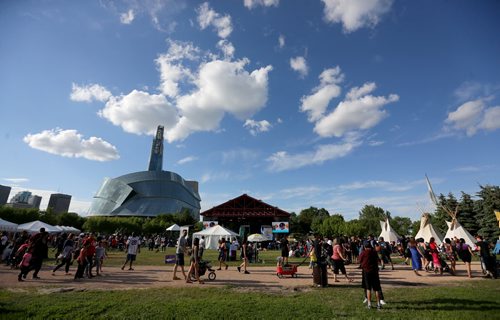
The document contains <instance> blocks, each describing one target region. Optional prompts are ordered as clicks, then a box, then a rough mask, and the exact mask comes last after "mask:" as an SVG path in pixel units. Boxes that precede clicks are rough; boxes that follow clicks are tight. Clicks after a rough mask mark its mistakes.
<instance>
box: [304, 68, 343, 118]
mask: <svg viewBox="0 0 500 320" xmlns="http://www.w3.org/2000/svg"><path fill="white" fill-rule="evenodd" d="M319 79H320V84H319V86H317V87H316V88H314V89H313V90H312V94H310V95H308V96H303V97H302V98H301V102H302V104H301V106H300V111H302V112H307V113H308V118H309V121H311V122H314V121H317V120H319V119H320V118H321V117H323V115H324V113H325V111H326V109H327V107H328V105H329V104H330V101H331V100H332V99H333V98H337V97H338V96H339V95H340V93H341V91H342V89H341V88H340V87H339V86H338V84H339V83H341V82H342V81H343V80H344V75H343V74H342V72H341V70H340V67H338V66H337V67H335V68H330V69H325V70H324V71H323V72H322V73H321V74H320V76H319Z"/></svg>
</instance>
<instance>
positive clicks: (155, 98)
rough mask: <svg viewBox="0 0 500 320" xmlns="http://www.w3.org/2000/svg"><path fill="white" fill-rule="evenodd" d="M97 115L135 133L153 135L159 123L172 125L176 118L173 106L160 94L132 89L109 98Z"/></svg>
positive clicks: (167, 125) (166, 126) (166, 125)
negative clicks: (125, 93)
mask: <svg viewBox="0 0 500 320" xmlns="http://www.w3.org/2000/svg"><path fill="white" fill-rule="evenodd" d="M98 114H99V116H101V117H103V118H105V119H107V120H109V121H110V122H111V123H113V124H114V125H117V126H120V127H122V128H123V130H124V131H126V132H130V133H135V134H149V135H154V134H155V132H156V128H157V126H158V125H159V124H162V125H164V126H165V128H168V127H172V126H173V125H174V124H175V123H176V122H177V120H178V116H177V111H176V109H175V107H174V106H173V105H172V104H171V103H170V102H169V101H168V100H167V99H166V98H165V96H164V95H161V94H150V93H147V92H144V91H138V90H133V91H132V92H130V93H129V94H127V95H121V96H114V97H111V98H110V99H109V101H108V102H107V103H106V105H105V107H104V109H102V110H100V111H99V113H98Z"/></svg>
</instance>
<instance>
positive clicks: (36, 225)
mask: <svg viewBox="0 0 500 320" xmlns="http://www.w3.org/2000/svg"><path fill="white" fill-rule="evenodd" d="M40 228H45V231H47V232H48V233H57V232H61V230H59V229H58V228H56V227H54V226H51V225H50V224H47V223H45V222H42V221H40V220H36V221H32V222H28V223H23V224H20V225H19V226H18V227H17V229H18V230H20V231H23V230H26V231H28V232H31V233H35V232H40Z"/></svg>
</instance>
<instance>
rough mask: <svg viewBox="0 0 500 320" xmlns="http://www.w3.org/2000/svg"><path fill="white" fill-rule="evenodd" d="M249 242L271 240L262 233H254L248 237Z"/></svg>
mask: <svg viewBox="0 0 500 320" xmlns="http://www.w3.org/2000/svg"><path fill="white" fill-rule="evenodd" d="M247 241H248V242H264V241H269V239H267V237H266V236H264V235H262V234H260V233H254V234H251V235H249V236H248V238H247Z"/></svg>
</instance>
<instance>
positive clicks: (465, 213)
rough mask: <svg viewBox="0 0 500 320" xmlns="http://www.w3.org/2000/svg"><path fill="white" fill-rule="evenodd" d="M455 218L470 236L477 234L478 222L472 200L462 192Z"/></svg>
mask: <svg viewBox="0 0 500 320" xmlns="http://www.w3.org/2000/svg"><path fill="white" fill-rule="evenodd" d="M457 218H458V221H459V222H460V224H461V225H462V226H463V227H464V228H465V230H467V231H469V232H470V233H471V234H472V235H475V234H477V231H478V230H479V222H478V218H477V213H476V211H475V206H474V200H472V197H471V196H470V195H469V194H467V193H465V192H463V191H462V197H461V198H460V203H459V205H458V213H457Z"/></svg>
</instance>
